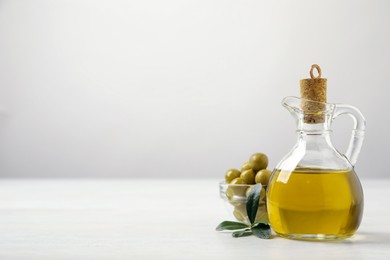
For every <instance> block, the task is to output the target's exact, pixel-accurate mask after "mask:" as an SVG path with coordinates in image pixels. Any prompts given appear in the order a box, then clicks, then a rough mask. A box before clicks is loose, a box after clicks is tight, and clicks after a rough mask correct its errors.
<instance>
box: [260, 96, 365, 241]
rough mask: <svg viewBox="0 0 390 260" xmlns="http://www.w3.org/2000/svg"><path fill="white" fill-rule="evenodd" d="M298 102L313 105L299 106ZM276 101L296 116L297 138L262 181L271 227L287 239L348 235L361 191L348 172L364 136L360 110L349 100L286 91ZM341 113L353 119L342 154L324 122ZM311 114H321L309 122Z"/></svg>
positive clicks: (356, 215) (354, 227)
mask: <svg viewBox="0 0 390 260" xmlns="http://www.w3.org/2000/svg"><path fill="white" fill-rule="evenodd" d="M303 102H305V103H306V104H309V105H310V107H317V108H318V109H317V110H316V111H313V110H311V111H304V110H303V109H302V103H303ZM310 103H311V104H310ZM282 104H283V106H284V107H286V108H287V109H288V110H289V111H290V112H291V114H292V115H293V116H294V118H295V119H296V122H297V125H298V130H297V133H298V141H297V143H296V145H295V146H294V147H293V149H292V150H291V151H290V152H289V153H288V154H287V155H286V156H285V157H284V158H283V159H282V160H281V162H280V163H279V164H278V165H277V166H276V168H275V169H274V171H273V173H272V176H271V179H270V182H269V185H268V190H267V208H268V215H269V220H270V223H271V226H272V228H273V229H274V231H275V232H276V233H277V234H278V235H279V236H282V237H287V238H292V239H305V240H326V239H342V238H346V237H349V236H352V235H353V234H354V233H355V232H356V230H357V229H358V227H359V225H360V222H361V219H362V214H363V191H362V188H361V185H360V182H359V179H358V177H357V176H356V174H355V172H354V165H355V163H356V160H357V157H358V155H359V152H360V149H361V146H362V143H363V139H364V130H365V119H364V117H363V115H362V114H361V113H360V111H359V110H358V109H357V108H355V107H353V106H349V105H343V104H330V103H320V102H315V101H310V100H305V99H301V98H297V97H286V98H285V99H283V102H282ZM343 114H347V115H350V116H351V117H352V118H353V119H354V130H353V132H352V138H351V140H350V143H349V147H348V149H347V152H346V154H345V155H343V154H341V153H339V152H338V151H337V150H336V149H335V148H334V147H333V145H332V142H331V133H332V131H331V128H330V127H331V123H332V120H333V119H335V118H336V117H338V116H339V115H343ZM313 116H315V117H317V118H318V117H320V118H322V119H323V120H318V121H320V122H319V123H313V122H310V117H313Z"/></svg>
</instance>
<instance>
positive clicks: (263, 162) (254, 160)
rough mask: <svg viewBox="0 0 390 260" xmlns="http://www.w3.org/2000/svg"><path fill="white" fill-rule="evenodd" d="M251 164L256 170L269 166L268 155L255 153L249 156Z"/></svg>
mask: <svg viewBox="0 0 390 260" xmlns="http://www.w3.org/2000/svg"><path fill="white" fill-rule="evenodd" d="M249 165H250V167H251V168H252V169H253V170H254V171H255V172H257V171H260V170H262V169H266V168H267V166H268V157H267V155H265V154H263V153H255V154H252V156H251V157H250V158H249Z"/></svg>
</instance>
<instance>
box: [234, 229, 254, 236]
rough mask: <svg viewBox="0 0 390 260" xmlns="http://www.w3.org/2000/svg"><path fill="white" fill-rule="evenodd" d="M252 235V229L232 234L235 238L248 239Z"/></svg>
mask: <svg viewBox="0 0 390 260" xmlns="http://www.w3.org/2000/svg"><path fill="white" fill-rule="evenodd" d="M250 235H252V231H251V230H250V229H245V230H240V231H235V232H233V233H232V236H233V237H246V236H250Z"/></svg>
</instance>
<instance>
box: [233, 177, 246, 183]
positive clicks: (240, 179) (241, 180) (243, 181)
mask: <svg viewBox="0 0 390 260" xmlns="http://www.w3.org/2000/svg"><path fill="white" fill-rule="evenodd" d="M230 184H247V183H246V182H245V180H244V179H242V178H241V177H238V178H235V179H234V180H232V181H231V182H230Z"/></svg>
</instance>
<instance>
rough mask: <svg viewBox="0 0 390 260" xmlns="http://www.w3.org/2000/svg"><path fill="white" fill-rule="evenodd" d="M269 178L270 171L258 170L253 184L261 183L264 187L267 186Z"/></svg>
mask: <svg viewBox="0 0 390 260" xmlns="http://www.w3.org/2000/svg"><path fill="white" fill-rule="evenodd" d="M270 177H271V171H270V170H267V169H264V170H260V171H259V172H258V173H257V174H256V177H255V182H256V183H261V184H262V185H264V186H267V185H268V182H269V179H270Z"/></svg>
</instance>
